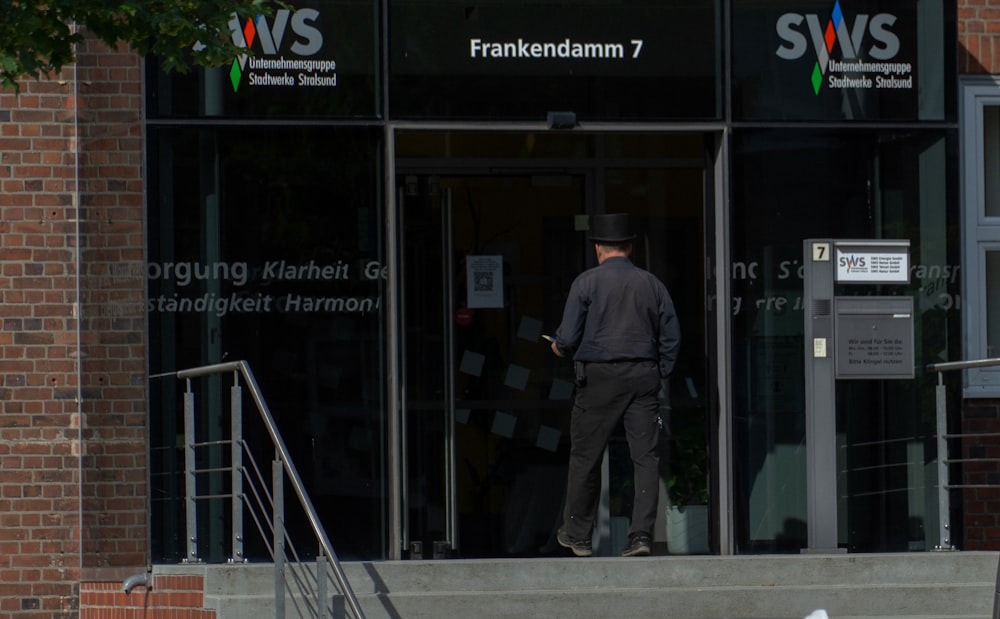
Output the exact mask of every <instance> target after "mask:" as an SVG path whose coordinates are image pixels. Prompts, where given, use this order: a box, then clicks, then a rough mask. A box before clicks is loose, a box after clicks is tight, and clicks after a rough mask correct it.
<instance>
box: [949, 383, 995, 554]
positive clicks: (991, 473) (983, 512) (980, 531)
mask: <svg viewBox="0 0 1000 619" xmlns="http://www.w3.org/2000/svg"><path fill="white" fill-rule="evenodd" d="M964 408H965V410H964V412H963V418H962V434H965V435H980V436H966V437H965V438H963V439H962V455H961V457H962V458H963V459H983V458H985V459H990V458H995V459H998V460H997V461H995V462H989V461H988V460H987V461H981V462H965V463H963V464H962V475H961V483H962V484H965V485H970V486H976V485H994V486H997V487H995V488H966V489H963V490H962V491H961V496H962V511H963V515H962V527H963V536H962V537H963V539H961V540H959V547H960V548H961V549H962V550H1000V438H998V437H997V436H985V434H989V433H993V434H997V433H1000V404H998V403H997V402H995V401H990V400H968V401H966V402H965V405H964ZM953 496H954V495H953Z"/></svg>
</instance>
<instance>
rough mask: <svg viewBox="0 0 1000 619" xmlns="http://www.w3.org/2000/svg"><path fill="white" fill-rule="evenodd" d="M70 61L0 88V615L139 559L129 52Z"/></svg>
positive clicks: (141, 441) (141, 419)
mask: <svg viewBox="0 0 1000 619" xmlns="http://www.w3.org/2000/svg"><path fill="white" fill-rule="evenodd" d="M79 59H80V62H79V64H78V65H77V66H74V67H71V68H69V69H67V70H66V71H64V72H63V74H61V75H59V76H53V77H52V78H51V79H45V80H41V81H35V80H28V81H25V82H24V83H23V84H22V86H21V92H20V94H18V95H15V94H14V93H12V92H10V91H3V92H0V589H2V591H3V594H2V595H0V619H12V618H14V617H18V618H22V617H29V616H30V617H33V618H34V617H39V618H45V617H71V616H77V614H78V605H79V596H78V589H79V584H78V583H79V576H80V570H81V568H84V567H97V566H112V565H132V566H135V565H138V566H145V564H146V563H148V560H149V559H148V556H149V553H148V548H147V546H148V541H147V538H148V535H147V524H146V523H147V519H148V516H147V514H148V508H147V505H146V502H147V496H146V495H147V490H146V457H147V456H146V448H145V442H146V429H145V387H144V385H145V377H144V373H143V372H144V368H145V362H144V355H145V351H144V342H145V335H144V334H145V327H144V322H143V316H144V313H143V312H142V294H143V285H142V277H141V267H142V262H141V261H142V256H143V242H144V241H143V201H144V200H143V186H142V123H141V110H142V107H141V104H142V102H141V92H142V89H141V81H140V80H141V71H140V60H139V58H138V57H136V56H135V55H133V54H130V53H128V52H127V51H126V52H112V51H109V50H106V49H103V48H101V47H100V46H95V45H92V44H88V45H84V46H81V49H80V56H79ZM136 268H137V269H139V270H138V271H137V273H139V274H138V275H136V276H134V277H124V276H123V277H114V275H115V273H129V272H130V271H129V269H136Z"/></svg>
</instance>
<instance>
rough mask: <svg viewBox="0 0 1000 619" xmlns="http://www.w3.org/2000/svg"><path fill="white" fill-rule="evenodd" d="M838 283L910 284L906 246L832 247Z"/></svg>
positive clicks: (907, 247)
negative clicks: (833, 248)
mask: <svg viewBox="0 0 1000 619" xmlns="http://www.w3.org/2000/svg"><path fill="white" fill-rule="evenodd" d="M834 264H835V267H836V281H837V282H839V283H852V282H856V283H864V284H905V283H908V282H909V281H910V252H909V245H908V244H907V245H900V246H898V247H895V246H892V245H886V244H885V243H882V244H879V245H875V246H873V245H845V244H841V243H837V244H836V248H835V263H834Z"/></svg>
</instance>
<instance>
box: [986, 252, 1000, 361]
mask: <svg viewBox="0 0 1000 619" xmlns="http://www.w3.org/2000/svg"><path fill="white" fill-rule="evenodd" d="M986 282H987V284H986V287H985V290H986V356H987V357H990V358H992V357H996V356H998V355H1000V248H996V249H992V250H988V251H987V252H986ZM990 284H992V285H990Z"/></svg>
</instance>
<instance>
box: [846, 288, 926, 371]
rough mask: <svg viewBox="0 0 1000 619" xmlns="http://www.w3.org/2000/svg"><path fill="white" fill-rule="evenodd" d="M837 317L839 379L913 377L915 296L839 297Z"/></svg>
mask: <svg viewBox="0 0 1000 619" xmlns="http://www.w3.org/2000/svg"><path fill="white" fill-rule="evenodd" d="M834 320H835V325H834V333H835V338H836V350H835V353H834V358H835V359H836V371H837V374H836V377H837V378H855V379H893V378H913V376H914V366H913V358H914V355H913V297H836V298H835V299H834Z"/></svg>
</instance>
